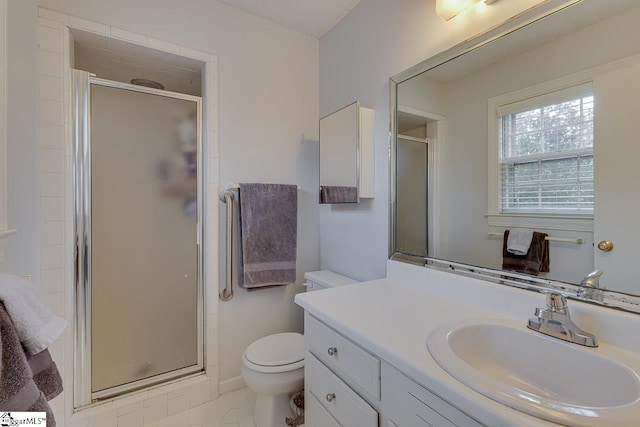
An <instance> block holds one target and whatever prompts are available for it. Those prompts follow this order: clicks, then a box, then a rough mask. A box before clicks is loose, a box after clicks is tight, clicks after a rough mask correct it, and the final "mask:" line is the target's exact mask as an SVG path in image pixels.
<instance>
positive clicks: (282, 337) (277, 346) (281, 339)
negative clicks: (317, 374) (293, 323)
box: [242, 332, 304, 373]
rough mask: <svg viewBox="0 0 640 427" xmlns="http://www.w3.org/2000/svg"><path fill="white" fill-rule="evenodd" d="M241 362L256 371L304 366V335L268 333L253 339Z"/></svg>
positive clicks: (272, 370)
mask: <svg viewBox="0 0 640 427" xmlns="http://www.w3.org/2000/svg"><path fill="white" fill-rule="evenodd" d="M242 362H243V363H244V364H245V366H247V367H248V368H249V369H252V370H254V371H257V372H265V373H276V372H286V371H293V370H296V369H299V368H302V367H303V366H304V336H303V335H302V334H299V333H296V332H285V333H281V334H274V335H268V336H266V337H263V338H260V339H259V340H257V341H255V342H254V343H252V344H251V345H249V347H247V349H246V350H245V352H244V354H243V355H242Z"/></svg>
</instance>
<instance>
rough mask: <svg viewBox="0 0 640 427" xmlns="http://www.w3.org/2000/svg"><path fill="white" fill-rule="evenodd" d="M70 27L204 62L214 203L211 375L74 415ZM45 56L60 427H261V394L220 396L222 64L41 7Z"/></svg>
mask: <svg viewBox="0 0 640 427" xmlns="http://www.w3.org/2000/svg"><path fill="white" fill-rule="evenodd" d="M69 28H78V29H82V30H84V31H89V32H93V33H95V34H96V35H97V36H99V37H97V38H96V39H97V40H100V41H101V42H102V43H104V44H105V46H106V44H107V43H108V42H110V41H111V40H112V39H114V38H115V39H119V40H126V41H127V42H132V43H137V44H140V45H142V46H146V47H153V48H154V49H159V50H164V51H166V52H171V53H177V54H180V55H182V56H185V57H189V58H192V59H196V60H198V61H203V62H205V64H206V66H205V68H206V78H205V76H203V82H204V83H205V85H204V97H203V98H204V104H203V106H204V113H203V114H204V118H205V123H206V124H207V127H206V129H205V131H204V141H205V142H204V144H205V150H204V153H206V155H207V159H205V162H204V163H205V168H206V170H205V176H207V177H208V179H207V182H206V189H205V193H206V200H208V201H209V203H210V206H209V209H208V216H207V219H206V220H207V222H206V225H205V229H206V230H207V233H206V236H207V237H208V241H207V242H206V245H207V246H206V248H205V249H206V250H205V253H206V254H207V255H208V260H207V263H206V265H205V278H206V280H205V286H206V287H207V292H206V293H207V295H211V297H210V298H208V300H207V302H206V311H207V312H206V316H205V319H206V320H207V328H206V330H207V337H206V342H205V345H206V348H207V356H208V357H207V360H206V362H205V366H206V371H207V375H200V376H198V377H195V378H189V379H184V380H179V381H175V382H173V383H170V384H166V385H162V386H157V387H154V388H152V389H148V390H143V391H139V392H135V393H131V394H129V395H127V396H125V397H122V398H117V399H113V400H111V401H107V402H102V403H100V404H97V405H94V406H92V407H91V408H88V409H84V410H81V411H78V412H75V413H74V411H73V401H72V395H71V393H70V390H72V384H73V345H72V338H73V337H72V330H73V328H72V327H71V320H72V318H73V300H72V285H73V283H72V282H73V281H72V278H73V274H72V268H71V262H72V259H73V248H72V241H73V239H72V235H71V233H72V232H73V230H72V224H73V219H72V217H71V215H72V194H73V192H72V188H71V164H72V158H71V154H72V149H71V147H72V146H71V122H72V117H71V89H70V88H71V84H70V83H71V68H70V64H72V62H73V57H74V52H73V40H72V37H71V32H70V30H69ZM38 46H39V50H38V56H39V66H40V67H39V69H40V147H41V149H40V156H41V183H42V186H41V187H42V189H41V195H40V196H41V209H42V219H41V221H42V222H41V237H42V249H41V252H42V253H41V257H42V263H41V272H40V273H41V278H42V280H41V290H42V292H43V294H44V296H45V300H46V301H47V302H48V304H49V305H50V306H51V308H52V309H53V310H54V311H55V312H56V313H58V314H60V315H62V316H65V317H66V318H67V320H69V322H70V327H69V328H67V330H66V332H65V333H64V335H63V336H62V337H61V338H60V339H58V341H56V342H55V343H54V344H52V346H51V347H50V350H51V354H52V357H53V359H54V361H55V362H56V364H57V365H58V369H59V370H60V372H61V374H62V375H63V379H64V383H65V387H66V390H67V391H66V392H64V393H62V394H61V395H60V396H58V397H57V398H56V399H54V400H52V401H51V402H50V404H51V407H52V408H53V410H54V413H55V416H56V420H57V422H58V425H59V426H72V427H140V426H143V425H151V426H155V427H164V426H171V427H174V426H227V427H234V426H235V427H240V426H243V427H245V426H246V427H255V425H254V423H253V416H252V408H253V402H254V401H255V396H252V393H251V392H249V391H248V390H247V389H243V390H239V391H236V392H233V393H230V394H228V395H225V396H220V397H219V396H218V390H219V388H218V380H219V375H218V365H219V363H218V361H219V353H218V342H219V340H218V299H217V297H216V296H217V288H218V279H217V277H218V235H217V228H218V227H217V224H218V212H217V206H218V204H217V203H212V202H211V201H212V200H217V194H218V182H219V179H218V143H217V141H218V131H217V129H218V125H217V119H218V109H217V106H218V103H217V93H218V92H217V89H218V86H217V85H218V77H217V75H218V61H217V57H216V56H215V55H211V54H209V53H206V52H202V51H199V50H195V49H191V48H189V47H186V46H179V45H176V44H173V43H170V42H167V41H162V40H156V39H152V38H149V37H147V36H145V35H141V34H135V33H132V32H129V31H124V30H120V29H117V28H112V27H110V26H108V25H104V24H98V23H95V22H92V21H88V20H86V19H82V18H77V17H73V16H68V15H66V14H63V13H59V12H55V11H51V10H47V9H42V8H40V9H39V27H38Z"/></svg>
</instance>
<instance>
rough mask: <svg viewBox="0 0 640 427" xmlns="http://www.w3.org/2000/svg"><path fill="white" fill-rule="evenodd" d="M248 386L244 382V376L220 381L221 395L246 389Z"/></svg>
mask: <svg viewBox="0 0 640 427" xmlns="http://www.w3.org/2000/svg"><path fill="white" fill-rule="evenodd" d="M246 386H247V384H246V383H245V382H244V378H242V375H238V376H237V377H233V378H229V379H228V380H224V381H220V394H227V393H230V392H232V391H235V390H240V389H241V388H245V387H246Z"/></svg>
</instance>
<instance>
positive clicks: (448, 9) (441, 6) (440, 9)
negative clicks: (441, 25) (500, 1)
mask: <svg viewBox="0 0 640 427" xmlns="http://www.w3.org/2000/svg"><path fill="white" fill-rule="evenodd" d="M480 1H481V0H436V14H437V15H438V16H439V17H440V18H442V19H445V20H447V21H448V20H449V19H451V18H453V17H454V16H456V15H457V14H459V13H461V12H463V11H465V10H467V9H469V8H470V7H471V6H473V5H474V4H476V3H479V2H480ZM484 2H485V4H491V3H495V2H496V0H484Z"/></svg>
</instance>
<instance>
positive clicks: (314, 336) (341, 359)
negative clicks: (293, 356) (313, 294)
mask: <svg viewBox="0 0 640 427" xmlns="http://www.w3.org/2000/svg"><path fill="white" fill-rule="evenodd" d="M304 334H305V341H306V343H307V345H308V349H309V351H311V352H312V353H313V354H314V355H315V356H316V357H317V358H318V359H320V360H321V361H322V362H323V363H324V364H325V365H327V366H328V367H329V368H330V369H331V370H332V371H334V372H335V373H336V374H337V375H338V376H339V377H341V378H343V379H344V380H345V381H346V382H348V383H349V385H351V386H352V387H356V389H358V390H361V391H362V392H363V393H365V394H367V395H369V396H370V397H372V398H374V399H375V400H380V360H379V359H377V358H376V357H375V356H373V355H371V354H370V353H368V352H367V351H365V350H363V349H362V348H360V347H358V346H357V345H356V344H354V343H353V342H351V341H349V340H348V339H347V338H345V337H343V336H342V335H340V334H339V333H337V332H336V331H334V330H333V329H331V328H329V327H328V326H326V325H324V324H323V323H321V322H320V321H319V320H317V319H315V318H313V317H312V316H310V315H306V316H305V325H304Z"/></svg>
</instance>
